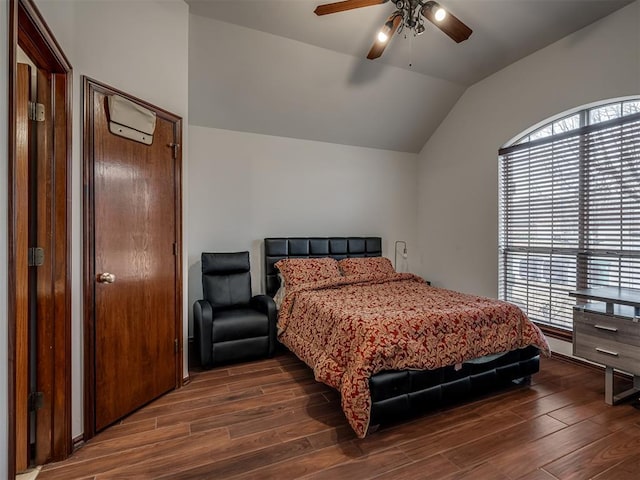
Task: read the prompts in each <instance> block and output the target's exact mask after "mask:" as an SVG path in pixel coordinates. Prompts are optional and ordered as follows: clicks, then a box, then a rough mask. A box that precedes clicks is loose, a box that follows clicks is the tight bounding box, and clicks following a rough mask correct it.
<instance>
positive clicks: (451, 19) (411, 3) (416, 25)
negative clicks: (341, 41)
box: [314, 0, 472, 60]
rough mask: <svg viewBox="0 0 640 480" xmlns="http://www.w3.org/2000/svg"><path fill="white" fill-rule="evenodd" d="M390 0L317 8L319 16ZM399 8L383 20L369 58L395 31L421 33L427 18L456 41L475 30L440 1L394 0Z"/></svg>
mask: <svg viewBox="0 0 640 480" xmlns="http://www.w3.org/2000/svg"><path fill="white" fill-rule="evenodd" d="M388 1H389V0H344V1H342V2H334V3H327V4H325V5H319V6H318V7H316V9H315V10H314V12H315V14H316V15H328V14H330V13H337V12H344V11H346V10H353V9H355V8H362V7H369V6H372V5H380V4H383V3H387V2H388ZM393 3H394V4H395V7H396V10H395V11H394V12H393V13H392V14H391V16H389V18H388V19H387V21H386V22H385V23H384V25H383V26H382V28H381V29H380V31H379V32H378V37H377V39H376V41H375V42H374V44H373V46H372V47H371V50H369V54H368V55H367V58H368V59H370V60H373V59H374V58H378V57H379V56H380V55H382V53H383V52H384V49H385V48H386V47H387V45H388V44H389V40H390V39H391V37H392V36H393V34H394V33H396V31H397V32H398V33H400V32H401V31H402V30H403V29H405V28H407V29H409V30H413V33H414V35H421V34H422V33H423V32H424V30H425V28H424V19H425V18H426V19H427V20H429V21H430V22H431V23H433V24H434V25H435V26H436V27H438V28H439V29H440V30H442V31H443V32H444V33H446V34H447V35H449V37H451V39H452V40H454V41H455V42H456V43H460V42H463V41H465V40H466V39H467V38H469V36H470V35H471V33H472V30H471V29H470V28H469V27H468V26H466V25H465V24H464V23H462V22H461V21H460V20H458V18H456V17H455V16H454V15H452V14H451V13H449V12H447V11H446V10H445V9H444V8H442V7H441V6H440V4H438V3H437V2H434V1H427V0H394V1H393Z"/></svg>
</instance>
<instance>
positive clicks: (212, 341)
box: [193, 252, 277, 368]
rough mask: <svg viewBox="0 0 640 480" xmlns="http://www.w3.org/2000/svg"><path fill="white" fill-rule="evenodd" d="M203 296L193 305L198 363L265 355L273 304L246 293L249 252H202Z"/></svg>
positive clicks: (271, 342)
mask: <svg viewBox="0 0 640 480" xmlns="http://www.w3.org/2000/svg"><path fill="white" fill-rule="evenodd" d="M202 291H203V296H204V299H203V300H198V301H196V303H195V304H194V305H193V329H194V332H193V333H194V340H195V344H196V350H197V355H198V358H199V359H200V364H201V365H202V366H203V367H206V368H210V367H212V366H214V365H219V364H223V363H230V362H235V361H240V360H248V359H251V358H256V357H271V356H272V355H273V352H274V350H275V345H276V317H277V313H276V305H275V303H274V301H273V299H272V298H271V297H269V296H267V295H256V296H255V297H252V296H251V273H250V265H249V252H238V253H203V254H202Z"/></svg>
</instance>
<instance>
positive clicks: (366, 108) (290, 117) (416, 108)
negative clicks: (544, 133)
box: [189, 2, 465, 153]
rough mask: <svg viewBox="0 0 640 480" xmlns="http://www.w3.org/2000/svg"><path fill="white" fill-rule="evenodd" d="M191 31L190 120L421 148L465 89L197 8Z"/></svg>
mask: <svg viewBox="0 0 640 480" xmlns="http://www.w3.org/2000/svg"><path fill="white" fill-rule="evenodd" d="M258 3H259V2H258ZM291 3H296V2H291ZM309 7H310V8H309V10H308V11H307V12H306V15H313V14H312V13H311V11H312V10H313V7H311V6H309ZM266 8H269V7H266ZM383 15H384V13H383ZM380 23H382V22H380ZM380 23H378V22H376V23H375V25H380ZM314 25H319V24H316V23H314ZM363 25H364V24H363ZM371 25H374V23H372V24H371ZM363 32H366V30H365V29H362V30H359V31H358V32H357V35H356V36H358V35H361V34H362V33H363ZM354 33H355V32H354ZM372 33H373V32H370V34H366V33H365V37H366V50H363V51H364V52H366V51H367V50H368V48H369V43H370V41H371V40H370V39H371V38H372V35H371V34H372ZM189 38H190V48H189V57H190V58H189V90H190V92H191V95H190V103H189V123H190V124H192V125H200V126H202V127H210V128H223V129H227V130H235V131H243V132H252V133H261V134H265V135H274V136H281V137H292V138H303V139H307V140H316V141H321V142H330V143H339V144H343V145H358V146H366V147H373V148H380V149H387V150H395V151H402V152H412V153H417V152H418V151H419V150H420V149H421V148H422V145H423V144H424V142H425V141H426V140H427V139H428V138H429V136H430V135H431V133H432V132H433V131H434V130H435V129H436V127H437V126H438V124H439V123H440V120H441V119H442V118H444V116H445V115H446V114H447V112H448V111H449V109H450V108H451V107H452V106H453V105H454V103H455V102H456V100H457V99H458V98H459V97H460V95H461V94H462V92H463V91H464V90H465V87H464V86H462V85H459V84H456V83H453V82H450V81H447V80H442V79H439V78H435V77H431V76H428V75H422V74H420V73H416V72H414V71H408V70H405V69H402V68H398V67H392V66H390V65H385V64H383V63H379V62H372V61H370V60H367V59H366V58H364V54H361V55H358V56H352V55H347V54H343V53H338V52H335V51H332V50H327V49H324V48H320V47H316V46H313V45H309V44H305V43H302V42H299V41H296V40H291V39H290V38H284V37H278V36H275V35H271V34H269V33H265V32H261V31H258V30H252V29H249V28H246V27H240V26H238V25H233V24H231V23H225V22H221V21H218V20H213V19H211V18H205V17H201V16H197V15H191V16H190V24H189ZM352 40H353V42H354V44H355V43H357V40H356V39H352ZM401 43H403V42H402V40H401V39H398V42H393V45H392V47H391V50H394V47H397V46H398V45H399V44H401ZM407 43H408V41H407ZM397 53H400V52H397ZM389 54H391V55H393V54H394V52H387V53H385V55H389Z"/></svg>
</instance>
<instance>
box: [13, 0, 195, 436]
mask: <svg viewBox="0 0 640 480" xmlns="http://www.w3.org/2000/svg"><path fill="white" fill-rule="evenodd" d="M36 4H37V6H38V8H39V9H40V11H41V13H42V15H43V17H44V19H45V21H46V22H47V24H48V25H49V27H50V28H51V30H52V32H53V34H54V35H55V36H56V38H57V40H58V42H59V43H60V46H61V47H62V49H63V51H64V52H65V54H66V55H67V57H68V58H69V61H70V62H71V64H72V66H73V144H72V145H73V147H72V148H73V165H72V189H71V190H72V212H71V213H72V229H71V230H72V270H71V275H72V285H71V291H72V299H71V303H72V356H71V364H72V372H71V373H72V432H73V435H74V436H77V435H79V434H80V433H82V431H83V425H82V418H83V417H82V410H83V408H82V407H83V372H82V368H83V359H82V358H83V357H82V353H83V352H82V339H83V337H82V334H83V333H82V287H81V285H82V282H81V281H82V261H81V260H82V257H81V255H82V240H81V231H82V217H81V215H82V144H81V135H82V109H81V98H82V91H81V90H82V83H81V78H80V76H81V75H86V76H89V77H91V78H93V79H95V80H98V81H100V82H103V83H106V84H108V85H111V86H113V87H115V88H118V89H120V90H123V91H125V92H127V93H129V94H131V95H133V96H136V97H138V98H141V99H144V100H146V101H148V102H150V103H152V104H155V105H157V106H159V107H161V108H164V109H165V110H169V111H171V112H172V113H175V114H177V115H180V116H182V117H183V119H184V120H183V143H184V144H186V143H187V141H188V137H187V135H186V134H187V128H186V124H187V115H188V78H187V77H188V65H187V64H188V42H189V34H188V28H189V12H188V7H187V5H186V4H185V3H184V2H183V1H182V0H134V1H126V2H125V1H110V0H92V1H90V2H88V1H82V2H81V1H74V0H36ZM187 163H188V162H187V155H186V151H184V150H183V164H184V166H185V169H186V165H187ZM185 175H186V172H185ZM184 190H185V192H186V191H187V189H186V187H185V189H184ZM184 196H185V198H186V193H185V194H184ZM184 207H185V210H186V202H184ZM3 211H4V210H3ZM185 245H186V240H185ZM3 252H4V250H3ZM185 258H186V256H185ZM184 277H185V292H186V262H185V275H184ZM186 319H187V317H186V303H185V310H184V322H185V327H184V328H185V332H186V328H187V323H186ZM185 337H186V335H185ZM185 343H186V342H185ZM185 352H186V348H185ZM185 372H186V354H185Z"/></svg>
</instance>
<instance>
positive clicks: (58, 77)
mask: <svg viewBox="0 0 640 480" xmlns="http://www.w3.org/2000/svg"><path fill="white" fill-rule="evenodd" d="M72 81H73V75H72V74H71V71H69V72H67V73H55V74H53V84H52V94H53V105H54V107H55V108H54V112H55V117H54V120H53V123H54V131H53V135H54V139H53V144H54V147H55V148H54V158H53V163H54V168H53V182H54V187H53V205H52V215H53V224H54V226H55V229H54V232H53V252H52V263H53V277H52V282H53V289H52V295H53V316H54V318H55V327H54V338H53V345H54V351H55V354H54V363H55V369H54V382H55V385H56V388H54V391H53V395H54V398H53V401H52V404H53V412H52V416H53V423H52V425H53V430H52V432H51V436H52V443H53V445H52V457H51V458H52V459H53V460H56V461H57V460H62V459H64V458H66V457H68V456H69V455H71V452H73V442H72V431H71V375H70V372H71V197H72V194H71V192H72V188H71V161H72V155H71V148H72V147H71V135H72V133H71V131H72V118H71V112H72V108H73V107H72V98H73V85H72ZM58 105H59V106H61V107H62V108H57V106H58Z"/></svg>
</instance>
